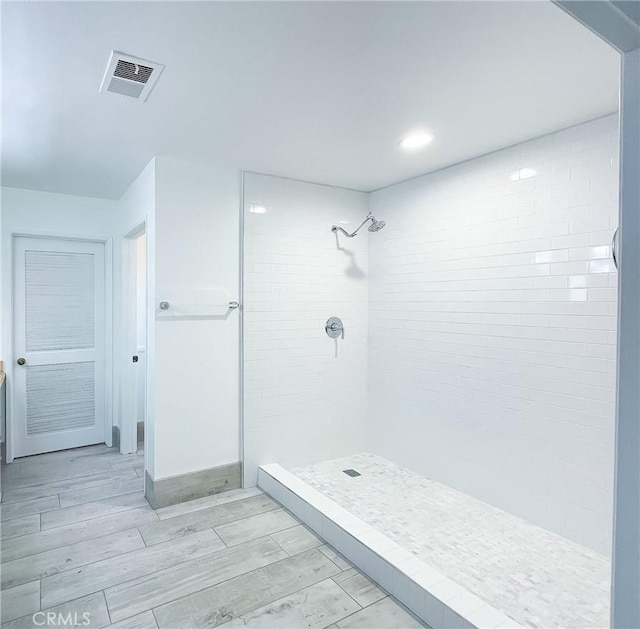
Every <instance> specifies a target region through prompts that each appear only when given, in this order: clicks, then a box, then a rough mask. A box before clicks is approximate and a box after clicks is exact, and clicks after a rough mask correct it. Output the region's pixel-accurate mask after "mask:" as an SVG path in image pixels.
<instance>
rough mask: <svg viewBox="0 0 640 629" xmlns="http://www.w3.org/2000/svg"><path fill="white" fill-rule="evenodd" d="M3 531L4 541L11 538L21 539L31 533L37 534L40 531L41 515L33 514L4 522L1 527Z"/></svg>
mask: <svg viewBox="0 0 640 629" xmlns="http://www.w3.org/2000/svg"><path fill="white" fill-rule="evenodd" d="M0 529H1V530H2V540H3V541H4V540H6V539H9V538H11V537H20V536H21V535H28V534H29V533H37V532H38V531H39V530H40V514H39V513H32V514H31V515H23V516H21V517H19V518H14V519H13V520H8V521H7V522H3V523H2V526H1V527H0Z"/></svg>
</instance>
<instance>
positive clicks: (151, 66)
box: [100, 50, 164, 101]
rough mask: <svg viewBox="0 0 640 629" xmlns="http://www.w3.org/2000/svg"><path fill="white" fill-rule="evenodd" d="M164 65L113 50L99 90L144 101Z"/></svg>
mask: <svg viewBox="0 0 640 629" xmlns="http://www.w3.org/2000/svg"><path fill="white" fill-rule="evenodd" d="M163 70H164V66H163V65H161V64H160V63H153V62H152V61H146V60H145V59H138V58H137V57H132V56H130V55H125V54H123V53H121V52H117V51H116V50H114V51H113V52H112V53H111V58H110V59H109V65H108V66H107V71H106V72H105V75H104V78H103V79H102V85H101V86H100V91H101V92H113V93H115V94H121V95H122V96H131V98H135V99H137V100H141V101H145V100H147V98H148V97H149V94H150V93H151V90H152V89H153V87H154V85H155V84H156V82H157V81H158V79H159V78H160V75H161V74H162V71H163Z"/></svg>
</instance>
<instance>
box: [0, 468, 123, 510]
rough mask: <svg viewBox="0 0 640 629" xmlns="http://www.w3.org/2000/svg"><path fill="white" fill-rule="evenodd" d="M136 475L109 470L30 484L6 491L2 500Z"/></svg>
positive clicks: (15, 499) (58, 491) (38, 494)
mask: <svg viewBox="0 0 640 629" xmlns="http://www.w3.org/2000/svg"><path fill="white" fill-rule="evenodd" d="M135 477H136V475H135V472H134V471H133V470H121V471H119V472H108V473H106V474H104V473H103V474H90V475H89V476H80V477H77V478H66V479H64V480H58V481H54V482H52V483H44V484H42V485H29V486H27V487H20V488H18V489H12V490H8V491H5V492H4V493H3V495H2V502H3V503H5V502H6V503H9V502H18V501H20V500H30V499H31V498H42V497H44V496H54V495H55V494H62V493H65V492H69V491H75V490H79V489H90V488H91V487H99V486H100V485H109V484H111V483H113V482H116V481H121V480H126V479H128V478H135Z"/></svg>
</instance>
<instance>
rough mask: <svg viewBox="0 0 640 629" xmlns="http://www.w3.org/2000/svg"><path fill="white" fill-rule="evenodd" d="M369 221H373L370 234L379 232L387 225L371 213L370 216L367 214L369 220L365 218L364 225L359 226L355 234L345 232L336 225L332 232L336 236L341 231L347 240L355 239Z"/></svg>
mask: <svg viewBox="0 0 640 629" xmlns="http://www.w3.org/2000/svg"><path fill="white" fill-rule="evenodd" d="M367 221H371V225H369V231H370V232H379V231H380V230H381V229H382V228H383V227H384V226H385V224H386V223H385V222H384V221H379V220H377V219H376V218H374V216H373V215H372V214H371V212H369V214H367V218H365V219H364V220H363V221H362V223H360V225H358V227H357V229H356V230H355V231H354V232H353V233H351V234H350V233H349V232H348V231H346V230H344V229H343V228H342V227H338V225H334V226H333V227H332V228H331V231H332V232H333V233H334V234H337V233H338V232H339V231H341V232H342V233H343V234H344V235H345V236H347V238H353V237H354V236H355V235H356V234H357V233H358V232H359V231H360V230H361V229H362V228H363V227H364V225H365V224H366V222H367Z"/></svg>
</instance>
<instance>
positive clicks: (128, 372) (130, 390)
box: [118, 220, 149, 454]
mask: <svg viewBox="0 0 640 629" xmlns="http://www.w3.org/2000/svg"><path fill="white" fill-rule="evenodd" d="M143 234H147V222H146V220H144V221H142V222H141V223H138V225H136V226H135V227H134V228H133V229H131V230H130V231H128V232H127V233H126V234H125V235H124V236H123V237H122V243H121V246H122V256H121V257H122V313H121V314H122V317H121V326H122V327H121V339H120V342H119V345H120V356H121V363H122V369H120V370H119V374H118V382H119V389H120V413H119V429H120V454H133V453H134V452H136V451H137V449H138V432H137V431H138V426H137V423H138V420H137V408H138V403H137V391H136V390H135V385H136V384H137V381H136V375H137V374H136V372H135V371H134V369H135V367H134V364H133V362H132V361H131V348H132V347H133V346H134V345H136V343H135V341H136V324H137V322H136V316H135V314H136V308H135V304H136V297H137V294H136V284H137V269H136V265H135V264H134V261H135V260H136V259H137V251H136V241H137V239H138V238H139V237H140V236H142V235H143ZM145 267H146V269H147V273H148V270H149V269H148V255H146V256H145ZM148 286H149V283H148V280H147V282H146V285H145V289H146V291H147V299H146V300H145V303H146V304H147V308H148V304H149V299H148ZM145 318H146V320H147V324H148V319H149V317H148V312H147V316H146V317H145ZM148 343H149V339H148V333H147V345H148ZM136 347H137V345H136ZM148 370H149V368H148V355H145V374H144V376H145V382H146V383H147V385H148ZM145 398H146V395H145ZM147 420H148V410H147V405H145V413H144V428H145V435H146V433H147Z"/></svg>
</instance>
